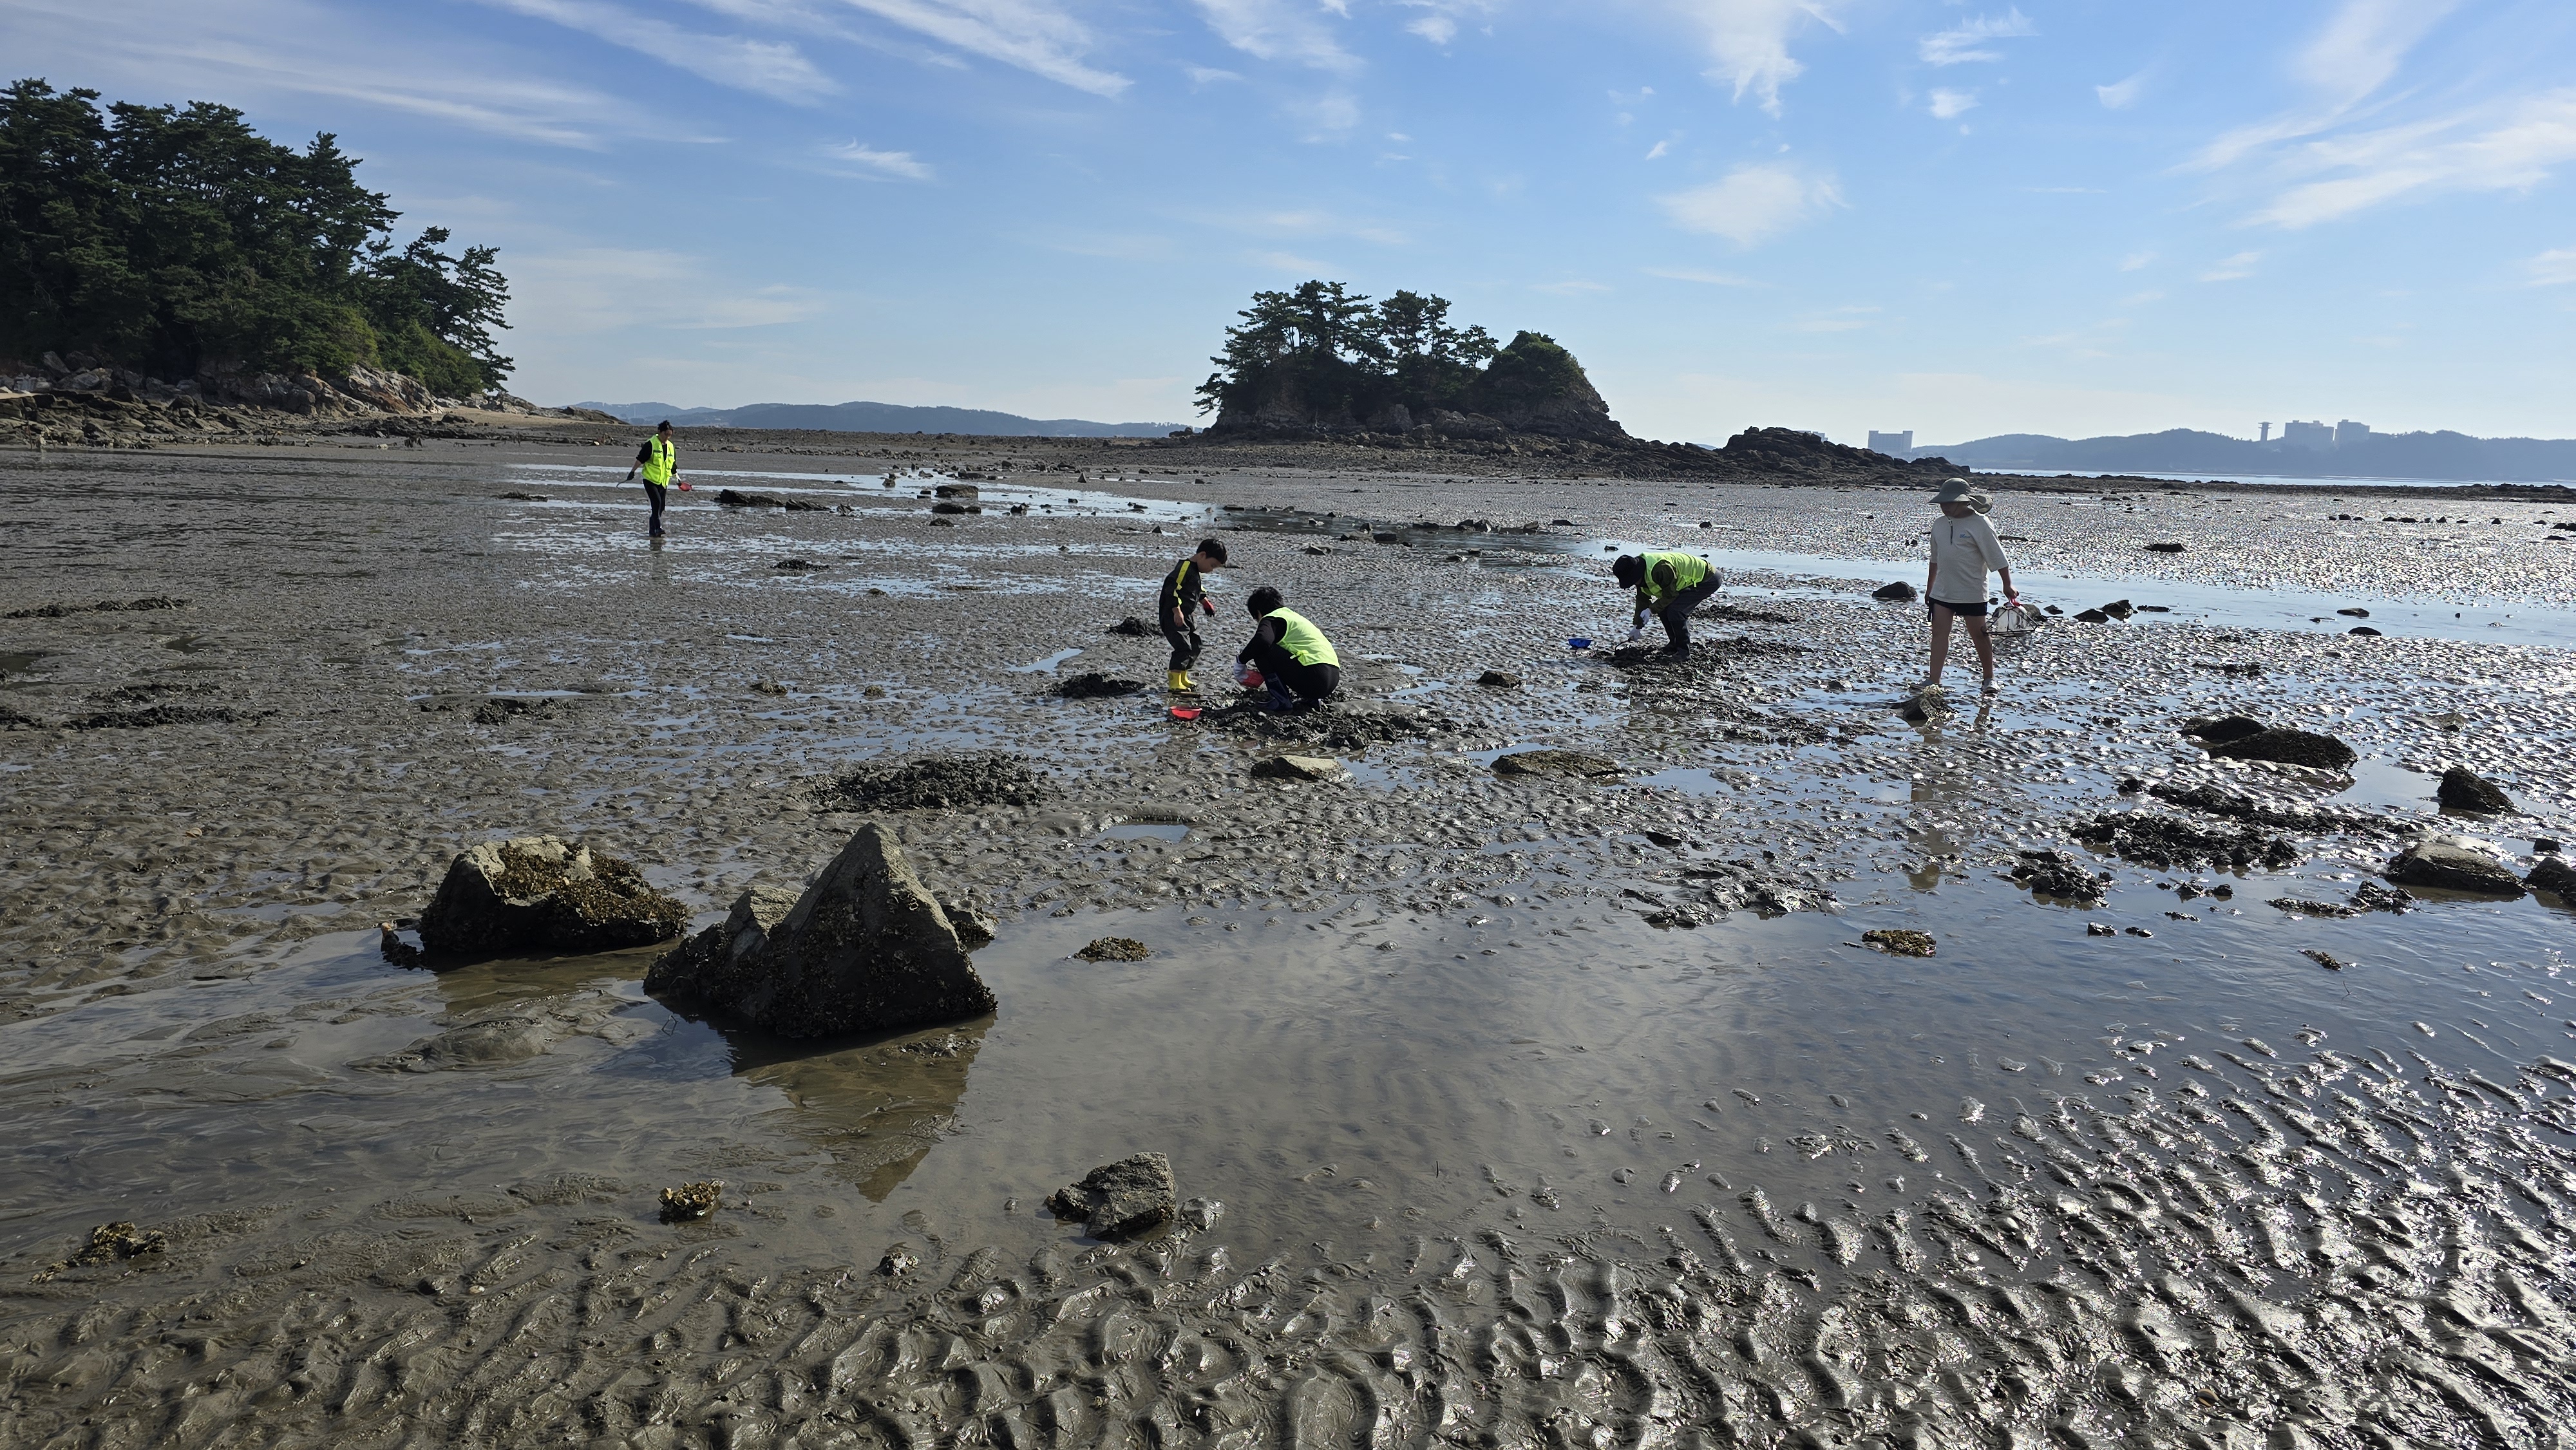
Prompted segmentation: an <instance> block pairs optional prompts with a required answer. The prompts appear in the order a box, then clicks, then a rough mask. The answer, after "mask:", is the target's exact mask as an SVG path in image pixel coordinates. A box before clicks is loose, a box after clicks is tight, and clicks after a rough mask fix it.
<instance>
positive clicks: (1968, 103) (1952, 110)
mask: <svg viewBox="0 0 2576 1450" xmlns="http://www.w3.org/2000/svg"><path fill="white" fill-rule="evenodd" d="M1976 108H1977V93H1976V92H1975V91H1952V90H1935V91H1933V92H1932V108H1931V109H1932V119H1934V120H1936V121H1947V120H1950V119H1951V118H1953V117H1956V116H1964V115H1966V114H1967V113H1968V112H1970V111H1973V110H1975V109H1976Z"/></svg>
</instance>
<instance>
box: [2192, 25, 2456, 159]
mask: <svg viewBox="0 0 2576 1450" xmlns="http://www.w3.org/2000/svg"><path fill="white" fill-rule="evenodd" d="M2458 4H2459V0H2343V3H2342V5H2341V6H2339V7H2338V8H2337V9H2336V11H2335V13H2334V15H2333V16H2332V17H2331V18H2329V19H2328V20H2327V21H2326V23H2325V26H2324V27H2323V28H2322V29H2320V30H2319V31H2318V32H2317V33H2316V34H2315V35H2314V36H2313V37H2311V38H2310V39H2309V41H2308V43H2307V44H2306V45H2304V46H2301V47H2300V48H2299V50H2298V53H2297V54H2296V55H2294V56H2292V57H2291V60H2290V73H2291V74H2292V75H2293V76H2294V77H2296V78H2297V79H2298V80H2299V81H2301V82H2302V83H2303V84H2305V85H2306V86H2307V87H2308V88H2309V90H2310V91H2311V92H2312V94H2313V96H2314V100H2313V101H2312V102H2311V103H2309V104H2308V105H2306V106H2304V107H2302V108H2300V109H2299V110H2295V111H2289V112H2285V113H2283V114H2281V115H2278V116H2274V117H2272V118H2271V119H2269V120H2265V121H2258V122H2255V123H2254V124H2253V125H2251V126H2239V127H2237V128H2236V129H2234V130H2232V131H2228V132H2226V133H2224V134H2222V135H2220V136H2219V137H2218V139H2216V140H2214V141H2212V142H2210V143H2209V145H2208V146H2207V147H2205V148H2203V150H2202V151H2201V153H2200V155H2199V156H2198V157H2196V158H2195V159H2194V161H2193V163H2192V164H2193V165H2194V166H2197V167H2199V168H2201V169H2203V170H2217V169H2219V168H2221V167H2224V166H2229V165H2232V164H2234V163H2235V162H2236V161H2238V160H2239V159H2241V158H2243V157H2245V156H2247V155H2249V154H2251V153H2253V152H2256V151H2260V150H2263V149H2264V148H2266V147H2270V146H2274V145H2277V144H2279V143H2281V142H2284V141H2294V140H2297V139H2298V138H2300V137H2302V136H2313V135H2316V134H2317V133H2319V132H2321V131H2325V130H2327V129H2329V128H2331V127H2332V126H2334V124H2335V123H2336V122H2338V121H2340V120H2341V119H2343V117H2344V116H2345V115H2346V114H2347V113H2349V112H2350V111H2351V110H2352V108H2353V107H2355V106H2357V105H2359V104H2361V102H2363V101H2364V100H2367V99H2368V98H2369V97H2370V95H2371V94H2372V93H2373V92H2375V91H2377V90H2378V89H2379V88H2380V87H2381V86H2383V85H2385V84H2387V83H2388V81H2389V79H2390V78H2391V77H2393V76H2395V75H2396V74H2397V68H2398V66H2399V65H2400V64H2401V63H2402V62H2403V61H2404V60H2405V58H2406V53H2407V52H2408V51H2410V50H2412V49H2414V48H2415V44H2416V42H2418V41H2420V40H2422V39H2423V38H2424V36H2425V34H2426V32H2428V31H2430V30H2431V29H2432V28H2433V26H2434V24H2435V23H2436V22H2438V21H2439V20H2440V19H2441V18H2442V17H2443V16H2444V15H2447V14H2449V13H2450V12H2451V10H2452V9H2453V8H2454V7H2455V6H2457V5H2458Z"/></svg>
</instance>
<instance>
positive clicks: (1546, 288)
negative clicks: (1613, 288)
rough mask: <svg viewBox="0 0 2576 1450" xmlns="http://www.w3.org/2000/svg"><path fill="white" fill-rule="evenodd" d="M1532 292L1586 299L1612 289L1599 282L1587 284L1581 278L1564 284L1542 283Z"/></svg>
mask: <svg viewBox="0 0 2576 1450" xmlns="http://www.w3.org/2000/svg"><path fill="white" fill-rule="evenodd" d="M1530 290H1531V291H1533V292H1552V293H1554V294H1556V295H1557V296H1559V297H1586V296H1590V295H1592V294H1594V293H1598V292H1607V291H1609V290H1610V289H1609V288H1608V287H1606V286H1603V285H1602V284H1601V283H1599V282H1586V281H1583V280H1582V279H1580V278H1574V279H1569V280H1567V281H1563V282H1541V283H1539V284H1537V285H1536V286H1534V287H1532V288H1531V289H1530Z"/></svg>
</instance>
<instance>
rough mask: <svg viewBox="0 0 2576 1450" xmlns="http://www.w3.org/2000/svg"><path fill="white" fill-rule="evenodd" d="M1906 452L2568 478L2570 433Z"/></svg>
mask: <svg viewBox="0 0 2576 1450" xmlns="http://www.w3.org/2000/svg"><path fill="white" fill-rule="evenodd" d="M1906 456H1907V457H1909V458H1946V459H1948V460H1950V461H1951V462H1952V463H1959V464H1965V465H1966V466H1968V467H1970V468H1982V469H1986V470H1988V471H1989V472H2031V473H2215V474H2257V475H2266V476H2272V477H2284V478H2423V479H2492V480H2500V481H2509V482H2518V483H2556V482H2564V481H2570V480H2576V438H2472V437H2470V436H2468V435H2467V434H2465V433H2447V432H2445V433H2373V434H2370V435H2368V436H2366V437H2363V438H2358V439H2355V440H2353V441H2351V442H2348V443H2345V444H2342V445H2341V446H2338V447H2329V448H2314V449H2311V448H2298V447H2292V446H2289V445H2287V444H2284V443H2282V442H2281V441H2280V440H2278V439H2274V440H2273V441H2271V442H2269V443H2254V442H2250V441H2248V440H2246V439H2243V438H2230V437H2228V436H2227V435H2225V434H2223V433H2201V432H2197V431H2195V430H2193V429H2189V428H2175V429H2170V430H2168V431H2166V432H2163V433H2138V434H2132V435H2129V436H2127V437H2118V438H2052V437H2050V436H2048V435H2047V434H2045V433H2000V434H1997V435H1996V436H1994V437H1992V438H1979V439H1976V440H1974V441H1973V442H1968V443H1938V444H1928V445H1926V446H1924V447H1921V448H1915V449H1911V450H1909V451H1908V453H1907V455H1906Z"/></svg>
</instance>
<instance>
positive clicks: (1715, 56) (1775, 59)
mask: <svg viewBox="0 0 2576 1450" xmlns="http://www.w3.org/2000/svg"><path fill="white" fill-rule="evenodd" d="M1842 3H1844V0H1674V4H1675V6H1676V8H1677V9H1679V10H1680V12H1681V14H1682V17H1683V19H1685V20H1687V21H1689V22H1690V23H1692V24H1693V25H1694V26H1696V27H1697V28H1698V29H1699V30H1700V31H1701V33H1702V34H1703V35H1704V36H1705V37H1706V41H1707V44H1708V53H1709V56H1710V58H1711V59H1712V60H1714V61H1715V62H1716V64H1715V65H1713V66H1711V67H1710V68H1709V69H1708V71H1707V72H1706V74H1707V76H1708V78H1709V79H1711V80H1715V81H1723V82H1725V83H1726V84H1728V85H1730V86H1732V87H1734V88H1735V99H1736V100H1737V101H1739V102H1740V101H1742V100H1743V99H1744V97H1745V94H1746V92H1748V91H1749V92H1751V93H1752V94H1753V96H1754V97H1755V98H1756V99H1758V100H1759V101H1760V103H1761V106H1762V109H1763V110H1765V111H1768V112H1770V113H1771V114H1772V115H1775V116H1776V115H1778V114H1780V88H1781V87H1782V86H1784V85H1787V84H1788V83H1789V82H1791V81H1793V80H1796V79H1797V78H1798V77H1799V75H1800V74H1802V73H1803V72H1804V71H1805V70H1806V67H1805V66H1803V65H1800V64H1799V63H1798V62H1797V61H1796V60H1794V59H1792V58H1790V55H1789V39H1790V37H1791V36H1793V35H1794V34H1796V33H1797V32H1798V31H1799V30H1800V29H1802V28H1803V27H1804V26H1805V24H1806V22H1808V21H1810V20H1814V21H1817V22H1820V23H1822V24H1824V25H1827V26H1831V27H1832V28H1834V29H1836V30H1840V29H1841V28H1842V26H1841V24H1840V22H1839V21H1837V20H1836V19H1835V16H1834V11H1835V9H1836V8H1837V7H1838V6H1839V5H1841V4H1842Z"/></svg>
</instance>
